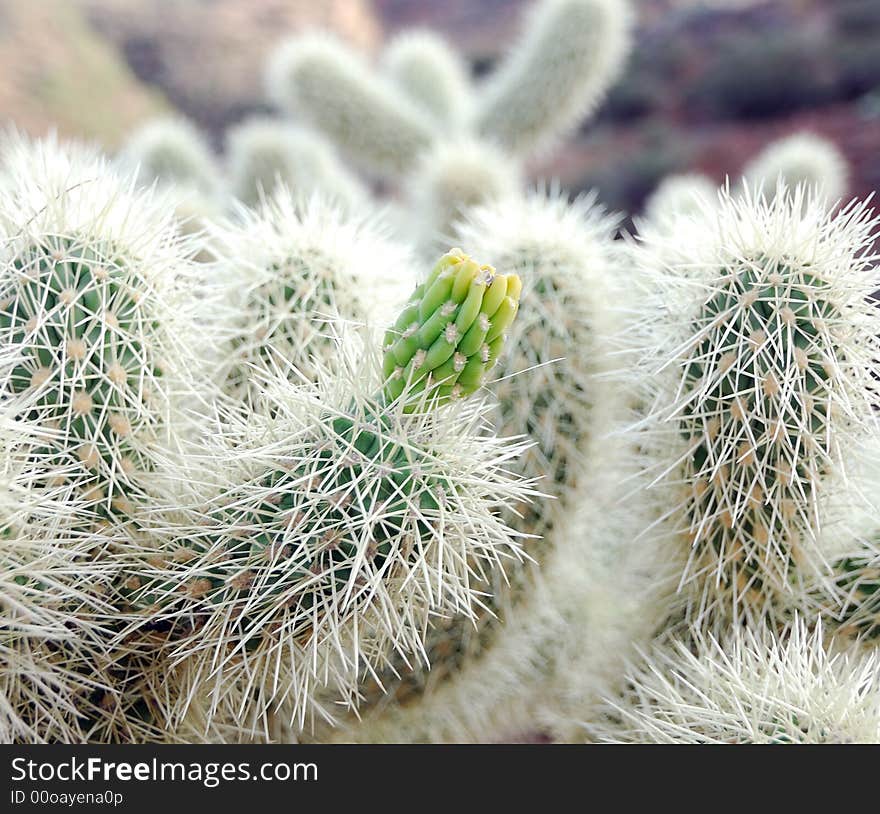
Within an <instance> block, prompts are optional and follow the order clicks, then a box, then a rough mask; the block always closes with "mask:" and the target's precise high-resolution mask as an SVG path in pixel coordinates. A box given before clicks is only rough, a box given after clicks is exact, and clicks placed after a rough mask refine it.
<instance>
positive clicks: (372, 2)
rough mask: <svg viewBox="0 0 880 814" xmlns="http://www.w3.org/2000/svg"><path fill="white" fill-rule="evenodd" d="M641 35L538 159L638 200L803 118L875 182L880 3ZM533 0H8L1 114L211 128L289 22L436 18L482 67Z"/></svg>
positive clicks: (701, 4) (363, 27) (817, 0)
mask: <svg viewBox="0 0 880 814" xmlns="http://www.w3.org/2000/svg"><path fill="white" fill-rule="evenodd" d="M635 2H636V4H637V6H638V9H639V27H638V34H637V37H638V40H637V47H636V48H635V50H634V55H633V58H632V60H631V62H630V65H629V69H628V71H627V72H626V74H625V76H624V77H623V78H622V79H621V81H620V82H619V84H618V86H617V87H616V88H615V89H614V91H613V92H612V94H611V96H610V98H609V99H608V101H607V103H606V104H605V105H604V107H603V108H602V111H601V114H600V116H599V117H598V119H597V120H594V121H592V122H590V123H589V124H588V125H587V126H586V127H585V128H584V129H583V132H581V133H579V134H577V136H576V137H575V138H574V139H573V140H572V142H571V143H570V145H569V146H568V147H567V148H566V149H565V150H564V151H563V152H561V153H560V154H558V155H555V156H553V157H552V160H548V161H546V162H544V163H541V164H537V165H535V166H534V167H533V168H532V169H533V175H534V176H535V177H542V176H555V177H559V178H560V179H561V180H562V181H563V182H564V183H565V184H566V185H567V186H569V187H570V188H572V189H573V190H580V189H585V188H587V187H592V186H598V187H599V188H600V190H601V192H602V195H603V197H604V198H605V200H606V202H607V203H608V204H609V205H610V206H612V207H615V208H620V209H624V210H627V211H638V209H639V207H640V206H641V204H642V202H643V201H644V198H645V196H646V195H647V194H648V193H649V192H650V190H651V189H652V188H653V187H654V186H655V185H656V183H657V182H658V180H659V179H660V178H661V177H662V176H663V175H665V174H667V173H669V172H675V171H679V170H685V169H694V168H696V169H700V170H702V171H704V172H707V173H709V174H710V175H711V176H713V177H714V178H716V179H717V180H718V181H719V182H721V181H722V180H723V179H724V177H725V176H726V175H728V174H730V175H735V174H736V173H738V172H739V170H740V169H741V167H742V165H743V163H744V162H745V161H746V160H747V158H748V157H749V156H751V155H753V154H754V153H755V152H756V151H757V150H758V149H759V148H760V147H761V146H763V145H764V144H765V143H766V142H767V141H769V140H771V139H772V138H775V137H777V136H779V135H784V134H785V133H788V132H791V131H793V130H796V129H802V128H805V129H809V130H813V131H815V132H818V133H820V134H824V135H826V136H828V137H830V138H831V139H833V140H834V141H835V142H837V143H838V144H839V145H840V147H841V148H842V149H843V151H844V152H845V153H846V154H847V156H848V158H849V159H850V162H851V163H852V165H853V167H854V174H853V184H852V189H851V192H852V193H853V194H860V195H865V194H868V193H869V192H871V191H873V190H875V189H878V188H880V0H635ZM527 5H528V0H443V2H436V1H435V0H322V1H321V2H314V0H36V2H35V0H0V59H2V60H3V62H2V73H0V115H2V116H4V117H5V118H7V119H13V120H14V121H16V122H17V123H18V124H19V125H20V126H22V127H24V128H26V129H28V130H32V131H37V132H39V131H42V130H44V129H45V128H46V127H47V126H48V125H49V124H50V123H52V122H56V123H57V125H58V127H59V128H60V129H61V130H62V132H65V133H72V134H85V135H87V136H93V137H98V138H101V139H102V140H104V141H105V142H106V143H107V144H108V145H111V146H112V145H115V144H116V143H118V141H119V139H120V137H121V135H122V133H124V132H125V131H126V130H127V129H128V128H129V127H130V126H131V125H132V124H133V123H135V122H137V121H140V120H141V119H143V118H145V117H147V116H149V115H152V114H153V113H154V112H155V111H157V110H160V109H163V108H165V107H176V108H179V109H180V110H182V111H184V112H185V113H186V114H187V115H189V116H190V117H192V118H193V119H194V120H195V121H196V122H197V123H198V124H199V125H200V126H201V127H203V128H204V129H205V130H206V131H207V132H208V133H209V134H210V135H211V136H212V138H213V140H214V142H215V144H218V145H219V144H220V143H221V137H222V133H223V130H224V129H225V128H226V127H227V126H228V125H229V124H230V123H232V122H235V121H237V120H239V119H241V118H242V117H244V116H246V115H247V114H248V113H251V112H256V111H261V110H264V109H265V106H264V102H263V92H262V66H263V61H264V59H265V56H266V54H267V53H268V52H269V51H270V50H271V49H272V47H273V46H274V45H275V44H276V42H277V41H278V40H279V39H281V38H282V37H283V36H285V35H286V34H288V33H290V32H292V31H296V30H299V29H302V28H305V27H310V26H321V27H326V28H330V29H332V30H335V31H336V32H338V33H339V34H341V35H342V36H343V37H345V38H346V39H348V40H350V41H352V42H353V43H355V44H357V45H358V46H359V47H361V48H363V49H364V50H366V51H369V52H375V51H376V50H377V49H378V48H379V47H380V45H381V42H382V41H383V39H384V38H386V37H388V36H391V35H393V34H394V33H395V32H396V31H398V30H400V29H401V28H406V27H409V26H428V27H431V28H434V29H436V30H438V31H440V32H441V33H443V34H444V35H445V36H446V37H447V38H448V39H449V40H450V42H452V43H454V44H455V45H456V46H457V47H459V48H460V49H461V50H462V51H463V52H464V53H465V54H466V55H467V57H468V59H469V60H470V63H471V65H472V68H473V72H474V74H475V76H477V77H479V76H482V75H484V74H485V73H486V72H488V71H490V70H491V69H492V66H493V65H494V64H495V63H496V62H497V60H498V57H499V55H500V54H501V53H502V52H503V50H504V48H505V47H506V46H507V45H508V44H509V43H510V42H511V40H512V39H513V38H514V37H515V36H516V32H517V30H518V27H519V20H520V16H521V12H522V11H523V9H524V8H525V7H526V6H527Z"/></svg>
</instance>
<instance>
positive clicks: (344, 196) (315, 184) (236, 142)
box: [226, 118, 367, 211]
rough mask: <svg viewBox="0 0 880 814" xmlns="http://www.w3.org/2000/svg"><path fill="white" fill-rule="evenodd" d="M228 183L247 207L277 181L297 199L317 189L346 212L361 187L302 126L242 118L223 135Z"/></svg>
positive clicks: (361, 198)
mask: <svg viewBox="0 0 880 814" xmlns="http://www.w3.org/2000/svg"><path fill="white" fill-rule="evenodd" d="M226 152H227V162H228V166H229V171H228V175H229V185H230V188H231V190H232V193H233V195H234V196H235V197H236V198H238V200H240V201H242V202H243V203H245V204H247V205H248V206H255V205H256V204H258V203H259V202H260V200H261V196H264V197H266V198H269V197H271V196H272V194H273V193H274V191H275V189H276V187H277V185H279V184H283V185H284V186H286V187H287V188H288V189H290V190H293V191H294V192H295V193H296V194H297V195H298V196H300V197H301V198H303V199H307V198H309V197H310V196H311V195H313V194H315V193H320V194H322V195H325V196H326V197H328V198H330V199H331V200H333V201H334V202H336V203H337V204H338V205H339V206H341V207H343V208H345V209H346V210H348V211H354V210H355V209H356V208H357V207H358V206H359V205H360V204H363V203H365V202H366V199H367V192H366V190H365V189H364V187H363V185H362V184H361V183H360V181H358V179H357V178H356V177H355V176H353V175H352V174H351V173H349V172H348V171H347V170H346V169H345V168H344V167H343V166H342V164H341V163H340V162H339V160H338V159H337V158H336V156H335V155H334V154H333V151H332V150H331V149H330V147H329V146H328V144H327V143H326V142H325V141H324V140H323V139H320V138H318V137H317V136H315V135H314V134H312V133H310V132H309V131H307V130H304V129H302V128H298V127H295V126H292V125H289V124H286V123H285V122H282V121H278V120H276V119H269V118H265V119H248V120H247V121H245V122H243V123H242V124H239V125H238V126H236V127H234V128H232V129H231V130H230V131H229V132H228V134H227V137H226Z"/></svg>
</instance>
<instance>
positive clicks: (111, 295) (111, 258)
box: [0, 240, 162, 513]
mask: <svg viewBox="0 0 880 814" xmlns="http://www.w3.org/2000/svg"><path fill="white" fill-rule="evenodd" d="M11 265H12V268H13V269H14V274H7V276H6V278H5V280H4V281H3V283H0V339H2V341H3V342H4V343H10V344H13V345H16V346H20V347H21V348H22V349H24V350H25V352H26V359H25V362H24V363H22V364H20V365H19V366H18V367H16V368H15V369H14V370H13V371H12V374H11V376H10V379H9V384H8V386H9V387H10V388H11V390H12V392H14V393H22V392H24V391H27V390H29V389H30V388H41V389H42V392H41V395H40V396H39V398H38V399H37V400H36V402H35V403H34V406H33V409H32V411H31V412H32V415H30V416H29V418H31V419H33V420H35V421H37V422H39V423H41V424H42V425H44V426H45V427H47V428H49V429H53V430H56V431H60V438H61V439H62V440H61V441H60V442H59V444H60V448H53V449H49V448H46V449H42V448H40V449H34V450H33V454H34V458H35V460H36V459H37V458H39V457H44V458H45V461H46V465H47V472H51V470H52V469H53V468H56V469H57V468H58V467H59V466H61V467H64V466H70V465H75V466H76V467H78V469H79V471H80V472H81V473H82V476H83V477H82V480H83V492H84V493H87V494H88V495H89V496H90V497H91V498H92V499H94V503H95V505H96V507H97V508H99V510H101V511H103V512H113V511H122V512H123V513H127V511H129V509H130V499H131V497H132V496H133V494H132V493H133V492H136V490H135V487H134V486H133V484H132V483H131V481H130V475H131V474H132V473H134V472H137V471H142V470H143V469H144V468H146V467H148V466H149V462H148V461H147V460H144V456H143V455H142V454H141V453H139V451H138V449H137V448H136V446H135V444H134V438H133V428H132V426H131V423H130V419H129V415H130V414H131V413H132V411H133V410H134V411H136V413H137V414H138V415H139V416H141V415H143V414H144V413H145V412H146V410H145V408H146V407H147V406H148V405H147V402H148V400H149V398H150V392H149V388H148V386H147V382H149V381H150V380H152V379H155V378H158V377H160V376H161V375H162V371H161V370H160V368H159V365H158V363H157V362H156V361H155V360H154V359H152V358H151V357H152V354H151V353H150V349H149V348H145V347H144V345H143V342H142V337H143V335H144V329H145V328H146V329H147V330H149V328H150V327H151V326H150V324H149V321H148V318H146V317H145V316H144V315H143V313H142V308H141V306H140V300H141V297H142V296H143V295H144V294H146V293H147V292H146V291H145V290H144V287H145V286H144V285H143V284H140V283H138V282H135V281H139V279H140V278H139V277H138V276H137V275H134V274H132V273H130V271H129V270H128V268H127V261H125V260H122V259H119V258H118V257H117V255H116V254H115V253H114V252H113V251H112V249H111V247H109V246H107V247H96V246H95V245H94V244H88V245H86V246H79V245H77V244H75V243H73V242H72V241H68V240H59V241H58V242H57V243H55V244H54V245H49V244H48V242H47V243H44V244H40V245H33V246H32V247H30V248H29V249H28V250H27V251H25V252H22V253H20V254H19V255H18V256H17V257H15V258H14V260H13V261H12V263H11Z"/></svg>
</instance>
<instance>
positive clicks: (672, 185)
mask: <svg viewBox="0 0 880 814" xmlns="http://www.w3.org/2000/svg"><path fill="white" fill-rule="evenodd" d="M717 198H718V188H717V186H716V185H715V183H713V181H712V180H711V179H710V178H707V177H706V176H705V175H701V174H700V173H684V174H681V175H669V176H667V177H666V178H664V179H663V180H662V181H661V182H660V183H659V184H658V185H657V188H656V189H655V190H654V192H652V193H651V196H650V197H649V198H648V200H647V202H646V203H645V212H644V218H645V220H646V221H647V224H645V225H647V227H648V228H651V227H653V228H658V229H666V230H668V231H671V230H672V229H673V228H675V227H676V225H677V223H676V222H677V220H678V219H679V218H680V217H693V216H695V215H701V214H704V213H705V212H706V211H707V210H708V209H711V208H712V207H714V205H715V201H716V200H717ZM645 225H643V226H641V227H640V229H639V231H644V228H645Z"/></svg>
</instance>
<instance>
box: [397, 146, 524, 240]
mask: <svg viewBox="0 0 880 814" xmlns="http://www.w3.org/2000/svg"><path fill="white" fill-rule="evenodd" d="M521 185H522V180H521V178H520V169H519V166H518V164H517V163H516V162H515V161H513V160H512V159H510V158H509V157H508V156H506V155H504V153H503V152H502V151H500V150H498V149H497V148H495V147H493V146H492V145H491V144H488V143H485V142H480V141H476V140H475V139H472V138H466V137H462V138H457V139H451V140H449V141H443V142H440V143H439V144H437V145H436V146H435V147H434V148H433V149H432V150H431V151H430V152H428V153H426V155H425V156H424V157H423V158H422V159H421V160H420V161H419V163H418V166H417V167H416V169H415V170H414V171H413V173H412V174H411V175H410V176H409V177H408V178H407V179H406V182H405V184H404V193H405V201H406V203H407V205H408V206H409V208H410V210H411V212H412V213H413V217H414V219H415V230H416V233H417V237H418V242H419V244H420V245H421V246H422V247H424V248H425V250H430V251H431V252H432V253H433V250H434V249H435V248H436V247H437V246H438V245H439V244H446V245H449V242H450V240H452V241H453V242H454V237H453V235H454V231H453V227H454V225H455V223H456V222H457V221H459V220H460V219H462V218H463V217H466V216H467V213H468V212H469V211H470V210H472V209H474V208H476V207H478V206H481V205H484V204H489V203H493V202H495V201H499V200H505V199H512V198H513V197H514V195H516V193H517V192H518V190H519V189H520V187H521Z"/></svg>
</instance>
